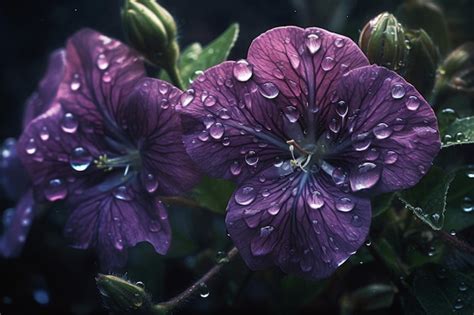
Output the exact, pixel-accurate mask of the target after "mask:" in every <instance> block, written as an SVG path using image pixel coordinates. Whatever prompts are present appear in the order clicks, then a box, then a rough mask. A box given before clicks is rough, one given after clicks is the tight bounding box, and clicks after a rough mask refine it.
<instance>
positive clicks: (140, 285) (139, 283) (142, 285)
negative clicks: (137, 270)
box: [135, 281, 145, 289]
mask: <svg viewBox="0 0 474 315" xmlns="http://www.w3.org/2000/svg"><path fill="white" fill-rule="evenodd" d="M135 285H136V286H137V287H139V288H142V289H144V288H145V284H144V283H143V282H141V281H137V282H136V283H135Z"/></svg>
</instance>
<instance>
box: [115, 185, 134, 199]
mask: <svg viewBox="0 0 474 315" xmlns="http://www.w3.org/2000/svg"><path fill="white" fill-rule="evenodd" d="M113 195H114V197H115V198H117V199H119V200H125V201H129V200H132V199H133V198H132V196H131V195H130V193H129V191H128V188H127V187H126V186H119V187H117V188H115V189H114V191H113Z"/></svg>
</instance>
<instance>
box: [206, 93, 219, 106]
mask: <svg viewBox="0 0 474 315" xmlns="http://www.w3.org/2000/svg"><path fill="white" fill-rule="evenodd" d="M215 104H216V98H215V97H214V96H212V95H209V96H208V97H206V99H205V100H204V105H205V106H207V107H211V106H214V105H215Z"/></svg>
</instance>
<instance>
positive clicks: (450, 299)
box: [412, 264, 474, 315]
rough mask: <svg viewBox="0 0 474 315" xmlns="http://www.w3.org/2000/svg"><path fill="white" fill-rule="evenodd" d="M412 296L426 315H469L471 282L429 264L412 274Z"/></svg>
mask: <svg viewBox="0 0 474 315" xmlns="http://www.w3.org/2000/svg"><path fill="white" fill-rule="evenodd" d="M412 288H413V294H414V296H415V297H416V299H417V300H418V302H419V304H420V305H421V307H422V308H423V309H424V310H425V312H426V314H430V315H446V314H452V313H453V312H455V314H458V315H467V314H469V315H472V314H473V312H474V294H472V291H473V289H474V281H473V279H472V278H470V277H468V276H466V275H464V274H462V273H460V272H456V271H452V270H447V269H445V268H443V267H442V266H439V265H434V264H429V265H425V266H424V267H423V268H421V269H418V270H416V271H415V272H414V276H413V283H412Z"/></svg>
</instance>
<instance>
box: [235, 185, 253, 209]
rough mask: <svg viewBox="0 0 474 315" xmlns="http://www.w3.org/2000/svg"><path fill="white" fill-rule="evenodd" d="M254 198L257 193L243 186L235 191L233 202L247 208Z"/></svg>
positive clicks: (251, 188)
mask: <svg viewBox="0 0 474 315" xmlns="http://www.w3.org/2000/svg"><path fill="white" fill-rule="evenodd" d="M256 196H257V193H256V191H255V189H254V188H253V187H251V186H244V187H241V188H239V189H238V190H237V191H236V193H235V195H234V199H235V202H237V203H238V204H239V205H241V206H248V205H249V204H251V203H252V202H253V201H254V200H255V197H256Z"/></svg>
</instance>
